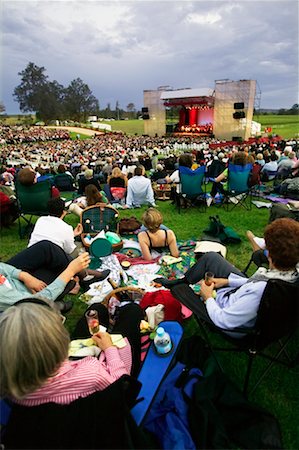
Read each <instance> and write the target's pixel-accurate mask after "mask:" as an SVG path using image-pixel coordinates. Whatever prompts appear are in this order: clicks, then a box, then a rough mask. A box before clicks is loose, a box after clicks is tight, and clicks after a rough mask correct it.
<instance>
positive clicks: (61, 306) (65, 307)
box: [54, 300, 74, 314]
mask: <svg viewBox="0 0 299 450" xmlns="http://www.w3.org/2000/svg"><path fill="white" fill-rule="evenodd" d="M73 305H74V302H73V301H72V300H68V301H67V302H63V301H62V300H56V302H54V306H55V308H56V309H57V310H58V311H59V312H60V313H61V314H66V313H68V312H69V311H70V310H71V309H72V307H73Z"/></svg>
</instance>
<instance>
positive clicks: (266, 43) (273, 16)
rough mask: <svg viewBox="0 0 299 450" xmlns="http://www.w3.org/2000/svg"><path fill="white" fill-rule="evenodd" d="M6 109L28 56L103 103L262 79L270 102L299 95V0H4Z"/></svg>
mask: <svg viewBox="0 0 299 450" xmlns="http://www.w3.org/2000/svg"><path fill="white" fill-rule="evenodd" d="M0 13H1V23H0V30H1V31H0V33H1V47H2V52H1V59H2V61H1V69H0V70H1V79H2V81H1V91H0V100H2V101H3V103H4V105H5V107H6V112H7V113H11V114H12V113H17V112H18V111H19V109H18V104H17V103H16V102H14V101H13V97H12V93H13V89H14V87H15V86H17V85H18V84H19V82H20V77H19V76H18V72H20V71H21V70H23V69H24V68H25V67H26V65H27V64H28V62H29V61H31V62H34V63H35V64H36V65H38V66H43V67H45V69H46V74H47V75H48V76H49V79H50V80H54V79H55V80H57V81H58V82H59V83H61V84H63V85H64V86H67V85H68V84H69V82H70V81H71V80H73V79H74V78H77V77H80V78H82V80H83V81H84V82H85V83H87V84H88V85H89V87H90V88H91V90H92V91H93V94H94V95H95V96H96V97H97V98H98V99H99V101H100V105H101V108H103V107H106V105H107V103H108V102H109V103H111V107H112V108H113V109H114V107H115V102H116V101H117V100H118V101H119V102H120V106H121V107H122V108H124V109H125V108H126V106H127V104H128V103H130V102H133V103H134V104H135V105H136V107H137V108H140V107H141V106H142V105H143V90H144V89H156V88H157V87H158V86H161V85H163V86H164V85H169V86H171V87H173V88H182V87H192V88H201V87H204V88H205V87H209V88H214V81H215V80H219V79H224V78H228V79H230V80H239V79H254V80H257V82H258V85H259V87H260V90H261V93H262V96H261V107H262V108H281V107H282V108H290V107H291V106H292V105H293V104H294V103H297V102H298V1H297V0H290V1H289V0H276V1H272V0H271V1H270V0H260V1H253V0H241V1H237V0H233V1H213V0H208V1H207V0H205V1H203V0H198V1H194V2H191V1H184V0H180V1H178V2H176V1H170V0H169V1H167V0H164V1H160V0H154V1H143V0H135V1H129V2H128V1H125V0H122V1H113V0H106V1H102V0H69V1H67V0H60V1H57V0H55V1H54V0H50V1H48V0H39V1H32V0H2V2H1V5H0Z"/></svg>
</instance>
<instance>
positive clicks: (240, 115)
mask: <svg viewBox="0 0 299 450" xmlns="http://www.w3.org/2000/svg"><path fill="white" fill-rule="evenodd" d="M233 118H234V119H244V118H245V113H244V111H237V112H234V113H233Z"/></svg>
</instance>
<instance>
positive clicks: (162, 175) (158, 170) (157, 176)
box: [151, 164, 167, 181]
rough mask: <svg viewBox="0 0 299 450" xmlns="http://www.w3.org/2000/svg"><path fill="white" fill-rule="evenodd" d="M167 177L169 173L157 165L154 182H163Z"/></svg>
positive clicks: (152, 176)
mask: <svg viewBox="0 0 299 450" xmlns="http://www.w3.org/2000/svg"><path fill="white" fill-rule="evenodd" d="M166 176H167V172H166V170H165V169H164V167H163V166H162V164H157V167H156V170H155V172H154V173H153V174H152V175H151V180H152V181H158V180H163V179H164V178H165V177H166Z"/></svg>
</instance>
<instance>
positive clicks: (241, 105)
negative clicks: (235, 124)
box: [233, 102, 246, 119]
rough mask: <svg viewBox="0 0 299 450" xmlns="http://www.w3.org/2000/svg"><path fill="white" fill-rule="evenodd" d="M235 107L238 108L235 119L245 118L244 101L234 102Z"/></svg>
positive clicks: (234, 114) (234, 115)
mask: <svg viewBox="0 0 299 450" xmlns="http://www.w3.org/2000/svg"><path fill="white" fill-rule="evenodd" d="M234 109H235V110H237V111H235V112H234V113H233V118H234V119H245V117H246V115H245V112H244V111H241V110H242V109H244V102H237V103H234Z"/></svg>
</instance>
